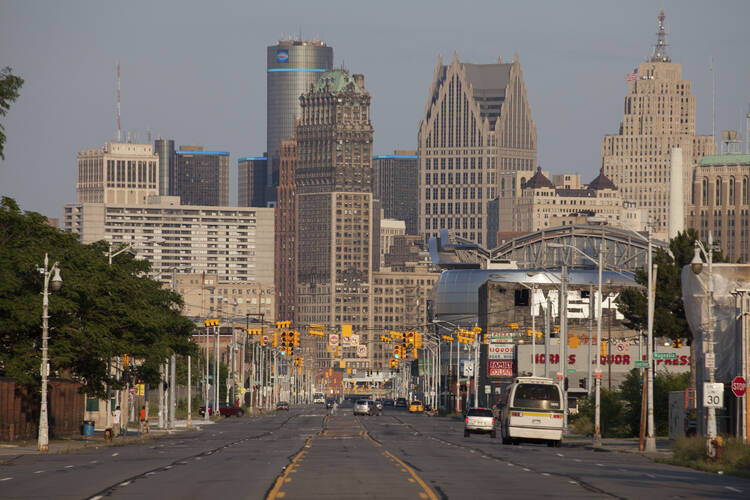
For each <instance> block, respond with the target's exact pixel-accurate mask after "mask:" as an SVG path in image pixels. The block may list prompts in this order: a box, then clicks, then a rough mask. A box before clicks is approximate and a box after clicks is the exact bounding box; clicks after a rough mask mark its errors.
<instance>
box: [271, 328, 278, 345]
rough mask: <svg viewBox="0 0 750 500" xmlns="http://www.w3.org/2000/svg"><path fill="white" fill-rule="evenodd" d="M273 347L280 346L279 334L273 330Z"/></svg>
mask: <svg viewBox="0 0 750 500" xmlns="http://www.w3.org/2000/svg"><path fill="white" fill-rule="evenodd" d="M271 347H279V334H278V333H276V332H273V338H272V339H271Z"/></svg>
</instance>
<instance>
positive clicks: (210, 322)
mask: <svg viewBox="0 0 750 500" xmlns="http://www.w3.org/2000/svg"><path fill="white" fill-rule="evenodd" d="M203 325H204V326H206V327H209V326H219V320H218V319H207V320H205V321H204V322H203Z"/></svg>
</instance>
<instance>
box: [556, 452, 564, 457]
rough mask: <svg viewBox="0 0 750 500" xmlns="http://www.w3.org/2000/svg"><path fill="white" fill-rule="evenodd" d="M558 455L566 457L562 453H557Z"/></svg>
mask: <svg viewBox="0 0 750 500" xmlns="http://www.w3.org/2000/svg"><path fill="white" fill-rule="evenodd" d="M557 456H558V457H564V456H565V455H563V454H562V453H557Z"/></svg>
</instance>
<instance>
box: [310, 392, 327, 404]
mask: <svg viewBox="0 0 750 500" xmlns="http://www.w3.org/2000/svg"><path fill="white" fill-rule="evenodd" d="M313 404H321V405H324V404H326V398H325V396H324V395H323V393H322V392H316V393H314V394H313Z"/></svg>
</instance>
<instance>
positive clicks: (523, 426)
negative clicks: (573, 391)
mask: <svg viewBox="0 0 750 500" xmlns="http://www.w3.org/2000/svg"><path fill="white" fill-rule="evenodd" d="M562 398H563V396H562V392H561V391H560V386H558V385H557V383H556V382H555V381H554V380H552V379H550V378H544V377H517V378H515V379H514V380H513V383H512V384H511V385H510V386H509V387H508V388H507V389H506V391H505V395H504V398H503V402H502V406H501V410H500V411H501V423H500V434H501V435H502V438H503V444H511V443H512V444H518V443H519V442H521V441H531V442H546V443H547V445H548V446H560V444H561V443H562V433H563V411H564V410H563V405H562V401H563V399H562Z"/></svg>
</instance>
